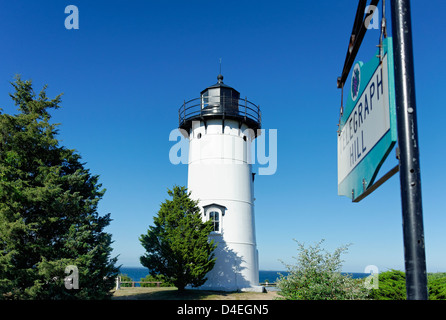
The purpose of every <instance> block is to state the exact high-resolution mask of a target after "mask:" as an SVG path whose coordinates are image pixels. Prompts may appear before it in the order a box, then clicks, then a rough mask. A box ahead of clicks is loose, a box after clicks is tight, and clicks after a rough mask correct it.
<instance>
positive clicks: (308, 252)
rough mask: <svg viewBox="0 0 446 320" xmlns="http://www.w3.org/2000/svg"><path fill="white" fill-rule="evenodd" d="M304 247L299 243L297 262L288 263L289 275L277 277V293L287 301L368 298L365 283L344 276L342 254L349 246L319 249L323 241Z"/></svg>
mask: <svg viewBox="0 0 446 320" xmlns="http://www.w3.org/2000/svg"><path fill="white" fill-rule="evenodd" d="M323 241H324V240H322V241H320V242H319V243H317V244H316V245H315V246H310V247H309V248H305V246H304V245H303V244H301V243H299V242H297V241H296V242H297V243H298V245H299V249H298V250H299V255H298V257H296V260H297V264H296V265H287V264H285V266H286V268H287V271H288V276H286V277H285V276H283V275H281V277H280V279H279V280H278V284H277V286H278V288H279V290H280V291H279V292H278V294H279V295H280V296H282V297H283V299H286V300H352V299H365V298H366V297H367V294H368V290H367V289H365V287H364V285H363V283H362V282H358V281H356V280H354V279H352V278H351V277H350V276H348V275H342V274H341V269H342V260H341V258H340V257H341V254H342V253H344V252H345V251H347V246H343V247H340V248H338V249H336V250H335V252H334V253H329V252H326V251H325V250H323V249H321V248H320V245H321V243H322V242H323Z"/></svg>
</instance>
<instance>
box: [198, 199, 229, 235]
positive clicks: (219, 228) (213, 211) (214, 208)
mask: <svg viewBox="0 0 446 320" xmlns="http://www.w3.org/2000/svg"><path fill="white" fill-rule="evenodd" d="M203 209H204V210H203V211H204V221H211V222H212V232H211V234H212V235H214V236H215V235H218V234H220V235H221V234H223V228H224V221H223V219H224V216H225V212H226V210H227V208H226V207H225V206H222V205H220V204H217V203H211V204H208V205H205V206H203Z"/></svg>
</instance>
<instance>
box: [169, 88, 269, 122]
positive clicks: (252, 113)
mask: <svg viewBox="0 0 446 320" xmlns="http://www.w3.org/2000/svg"><path fill="white" fill-rule="evenodd" d="M209 116H218V117H220V116H222V117H223V118H234V117H235V118H239V119H244V120H245V121H247V120H249V121H254V122H255V123H256V124H257V125H258V127H259V128H260V127H261V122H262V113H261V111H260V107H259V106H257V105H255V104H254V103H252V102H251V101H249V100H248V99H247V98H245V99H239V98H233V97H228V96H202V97H200V98H195V99H192V100H189V101H184V103H183V105H182V106H181V107H180V109H179V110H178V117H179V119H178V120H179V126H180V127H182V126H183V125H184V123H185V122H186V121H190V120H195V119H200V118H202V119H204V118H206V117H209Z"/></svg>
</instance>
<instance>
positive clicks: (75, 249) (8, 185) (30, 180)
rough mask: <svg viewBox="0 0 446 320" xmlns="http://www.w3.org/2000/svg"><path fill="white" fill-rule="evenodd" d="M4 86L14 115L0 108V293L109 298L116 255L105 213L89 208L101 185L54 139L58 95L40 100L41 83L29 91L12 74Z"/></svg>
mask: <svg viewBox="0 0 446 320" xmlns="http://www.w3.org/2000/svg"><path fill="white" fill-rule="evenodd" d="M12 85H13V87H14V88H15V92H14V93H13V94H10V96H11V98H12V100H13V101H14V103H15V105H16V106H17V107H18V111H19V113H18V114H17V115H8V114H2V113H1V111H2V110H1V109H0V299H2V298H3V299H102V298H106V297H109V296H110V290H111V289H112V288H113V284H114V278H115V276H116V275H117V268H116V267H115V263H116V260H117V258H110V254H111V250H112V249H111V247H110V245H111V243H112V241H111V235H110V234H108V233H106V232H104V228H105V227H106V226H108V225H109V223H110V221H111V219H110V214H107V215H105V216H99V214H98V213H97V205H98V202H99V200H100V199H101V198H102V196H103V195H104V193H105V189H103V190H101V184H99V183H98V179H99V177H98V176H97V175H92V174H91V173H90V171H89V170H88V169H86V168H85V167H84V165H85V163H82V162H81V157H80V155H79V154H77V153H76V152H75V150H70V149H67V148H65V147H63V146H60V145H59V141H58V140H57V139H56V135H57V133H58V130H57V126H58V124H50V122H49V121H50V119H51V116H50V113H49V112H50V110H51V109H58V108H59V104H60V102H61V95H58V96H56V97H55V98H54V99H48V97H47V96H46V92H45V90H46V86H45V87H44V88H43V90H42V91H41V92H40V93H39V94H38V95H37V94H36V93H35V92H34V90H33V88H32V82H31V81H23V80H22V79H21V78H20V76H17V77H16V79H15V82H13V83H12ZM69 266H75V267H76V268H77V272H78V274H75V273H74V272H75V271H70V269H69V268H70V267H69ZM67 267H68V269H67ZM66 269H67V273H66ZM72 269H73V268H72ZM68 276H73V283H72V284H74V281H76V280H78V284H79V286H78V287H79V289H76V286H74V287H70V285H69V283H66V282H65V281H64V280H65V279H67V278H66V277H68ZM67 280H68V279H67ZM67 284H68V285H67Z"/></svg>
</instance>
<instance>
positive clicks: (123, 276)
mask: <svg viewBox="0 0 446 320" xmlns="http://www.w3.org/2000/svg"><path fill="white" fill-rule="evenodd" d="M118 277H120V278H121V281H133V279H132V278H130V277H129V276H128V275H126V274H122V273H121V274H120V275H119V276H118ZM131 286H132V284H131V283H121V287H122V288H128V287H131Z"/></svg>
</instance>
